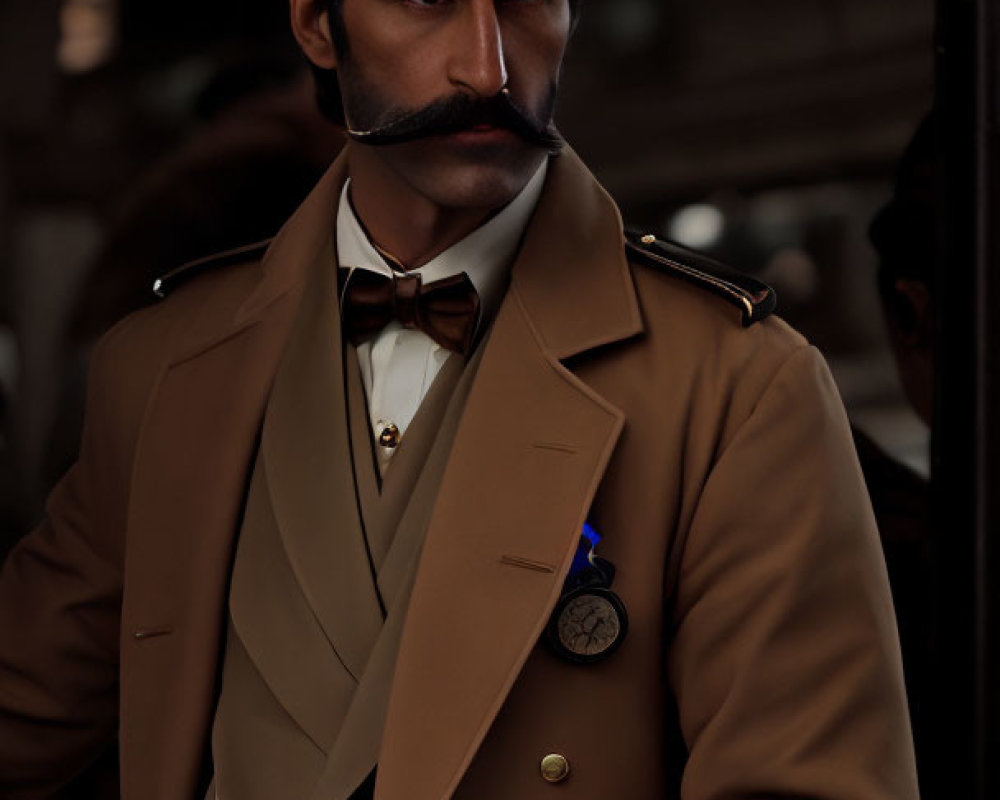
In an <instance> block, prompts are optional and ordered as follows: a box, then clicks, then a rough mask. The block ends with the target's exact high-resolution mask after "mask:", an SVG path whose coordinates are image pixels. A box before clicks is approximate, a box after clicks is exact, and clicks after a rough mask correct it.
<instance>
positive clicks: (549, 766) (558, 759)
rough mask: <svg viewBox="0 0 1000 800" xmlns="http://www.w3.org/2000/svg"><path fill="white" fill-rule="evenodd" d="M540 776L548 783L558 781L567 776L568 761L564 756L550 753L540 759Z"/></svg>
mask: <svg viewBox="0 0 1000 800" xmlns="http://www.w3.org/2000/svg"><path fill="white" fill-rule="evenodd" d="M542 777H543V778H545V780H547V781H548V782H549V783H560V782H562V781H564V780H566V778H568V777H569V761H567V760H566V756H561V755H559V754H558V753H551V754H550V755H547V756H545V758H543V759H542Z"/></svg>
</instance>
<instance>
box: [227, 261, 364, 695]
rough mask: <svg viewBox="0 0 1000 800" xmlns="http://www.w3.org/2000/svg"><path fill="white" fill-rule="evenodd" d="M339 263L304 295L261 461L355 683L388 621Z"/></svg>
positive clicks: (321, 617) (319, 273) (296, 561)
mask: <svg viewBox="0 0 1000 800" xmlns="http://www.w3.org/2000/svg"><path fill="white" fill-rule="evenodd" d="M335 264H336V260H335V257H334V254H333V250H332V247H331V248H330V249H329V250H328V251H327V252H326V254H325V255H324V257H323V258H322V259H320V261H319V262H318V264H317V266H318V269H316V270H315V271H314V274H313V275H312V276H311V280H310V285H309V286H308V287H307V289H306V292H305V297H304V300H303V308H302V311H301V313H300V315H299V319H298V320H297V322H296V326H295V328H294V329H293V331H292V335H291V338H290V340H289V343H288V347H287V349H286V351H285V355H284V358H283V360H282V363H281V367H280V368H279V370H278V375H277V377H276V379H275V385H274V390H273V391H272V394H271V399H270V402H269V404H268V410H267V416H266V418H265V421H264V430H263V435H262V439H261V462H262V464H263V467H264V472H265V474H266V483H267V487H268V490H269V498H270V503H271V507H272V509H273V512H274V519H275V521H276V523H277V527H278V531H279V534H280V537H281V541H282V543H283V544H284V548H285V551H286V553H287V556H288V562H289V564H290V565H291V569H292V572H293V573H294V575H295V578H296V579H297V581H298V584H299V587H300V590H301V592H302V595H303V596H304V597H305V600H306V602H307V603H308V604H309V607H310V608H311V609H312V611H313V613H314V614H315V615H316V619H317V620H318V622H319V625H320V626H321V628H322V630H323V632H324V633H325V635H326V639H327V640H328V642H329V645H330V646H332V647H333V649H334V651H335V652H336V654H337V656H338V658H339V660H340V661H341V662H342V663H343V665H344V667H345V668H346V669H347V671H348V672H349V673H350V675H351V676H353V677H354V679H355V680H357V679H359V678H360V677H361V675H362V673H363V672H364V668H365V664H366V662H367V661H368V656H369V654H370V653H371V649H372V646H373V645H374V644H375V639H376V637H377V636H378V633H379V630H381V628H382V614H381V611H380V607H379V602H378V598H377V596H376V593H375V588H374V584H373V581H372V575H371V568H370V566H369V561H368V554H367V552H366V549H365V541H364V537H363V534H362V530H361V522H360V518H359V516H358V513H357V500H356V497H355V494H354V475H353V470H352V466H351V452H350V444H349V440H348V435H347V425H346V423H347V404H346V400H345V395H344V371H343V366H342V356H341V353H342V350H341V339H340V320H339V315H338V313H337V308H336V297H337V295H336V288H335V266H334V265H335ZM246 621H247V623H248V624H252V623H251V620H250V619H247V620H246ZM237 627H238V628H240V625H239V620H237ZM241 633H242V629H241ZM251 655H253V653H251Z"/></svg>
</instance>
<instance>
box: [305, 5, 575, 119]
mask: <svg viewBox="0 0 1000 800" xmlns="http://www.w3.org/2000/svg"><path fill="white" fill-rule="evenodd" d="M581 2H582V0H569V10H570V14H571V15H572V20H573V21H572V23H571V27H570V30H573V29H574V28H575V27H576V23H577V20H578V19H579V15H580V3H581ZM326 12H327V17H328V19H329V21H330V38H331V39H332V40H333V46H334V47H335V48H336V50H337V55H338V57H339V58H345V57H346V56H347V55H348V53H349V52H350V43H349V42H348V40H347V30H346V28H345V27H344V0H326ZM309 69H310V70H311V72H312V75H313V81H314V82H315V84H316V105H317V106H319V110H320V112H321V113H322V114H323V116H324V117H326V118H327V119H328V120H330V121H331V122H335V123H336V124H338V125H343V124H344V123H345V120H344V106H343V99H342V98H341V96H340V84H339V83H338V82H337V71H336V70H334V69H323V68H322V67H317V66H316V65H315V64H313V63H312V62H311V61H310V62H309Z"/></svg>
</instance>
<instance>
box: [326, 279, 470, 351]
mask: <svg viewBox="0 0 1000 800" xmlns="http://www.w3.org/2000/svg"><path fill="white" fill-rule="evenodd" d="M345 273H347V274H345ZM341 275H342V277H343V278H344V280H346V286H344V289H343V291H342V293H341V300H340V313H341V318H342V320H343V324H344V333H345V334H346V335H347V337H348V338H349V339H350V340H351V342H352V343H353V344H355V345H359V344H361V343H362V342H364V341H367V340H368V339H370V338H371V337H372V336H374V335H375V334H376V333H378V332H379V331H380V330H382V328H384V327H385V326H386V325H388V324H389V323H390V322H392V321H393V320H396V321H398V322H400V323H401V324H402V325H403V326H405V327H407V328H416V329H417V330H421V331H423V332H424V333H426V334H427V335H428V336H430V337H431V339H433V340H434V341H435V342H437V343H438V344H439V345H441V346H442V347H445V348H447V349H448V350H452V351H454V352H456V353H461V354H463V355H464V354H466V353H468V352H469V347H470V345H471V344H472V335H473V333H474V331H475V327H476V319H477V317H478V315H479V295H478V294H477V293H476V289H475V287H474V286H473V285H472V281H471V280H469V276H468V275H466V274H465V273H464V272H463V273H461V274H460V275H452V276H451V277H449V278H443V279H442V280H439V281H433V282H432V283H428V284H427V285H426V286H425V285H424V284H423V280H422V278H421V276H420V275H400V274H397V273H393V276H392V277H391V278H390V277H389V276H388V275H383V274H381V273H378V272H373V271H371V270H368V269H353V270H350V271H348V270H346V269H343V270H341Z"/></svg>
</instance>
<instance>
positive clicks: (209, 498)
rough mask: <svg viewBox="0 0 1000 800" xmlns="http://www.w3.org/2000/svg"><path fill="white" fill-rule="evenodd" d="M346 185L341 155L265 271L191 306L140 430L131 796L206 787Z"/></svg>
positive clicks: (127, 615)
mask: <svg viewBox="0 0 1000 800" xmlns="http://www.w3.org/2000/svg"><path fill="white" fill-rule="evenodd" d="M343 180H344V163H343V161H342V160H341V161H340V162H338V163H337V164H335V165H334V166H333V167H332V168H331V169H330V171H329V172H328V173H327V175H326V176H325V177H324V178H323V180H322V181H321V182H320V184H319V185H318V186H317V188H316V189H315V190H314V192H313V193H312V194H311V195H310V197H309V198H308V199H307V200H306V201H305V203H304V204H303V205H302V207H301V208H300V209H299V211H298V212H297V213H296V214H295V216H294V217H292V219H291V220H289V222H288V224H287V225H286V226H285V227H284V228H283V229H282V232H281V233H280V234H279V236H278V237H277V239H276V240H275V241H274V243H273V244H272V245H271V247H270V249H269V250H268V253H267V255H266V256H265V258H264V261H263V262H262V264H261V265H260V266H258V267H248V268H246V269H247V270H248V271H247V272H246V273H242V272H241V273H240V274H239V275H236V276H233V277H232V278H231V279H227V280H232V281H235V282H236V283H235V285H236V286H237V287H240V288H238V290H233V291H229V290H227V291H226V293H225V294H223V293H221V292H220V293H218V294H217V295H216V296H214V297H212V298H209V301H208V302H205V303H203V304H202V305H201V306H200V307H194V306H192V307H191V311H190V313H188V314H187V316H185V317H184V318H183V319H182V320H181V323H180V324H178V325H176V326H175V327H174V329H173V330H172V331H171V334H170V340H169V341H168V342H167V343H166V344H165V347H166V349H167V352H168V353H169V354H170V355H169V356H168V357H167V359H166V360H165V362H164V366H163V367H162V369H161V371H160V374H159V378H158V380H157V384H156V387H155V389H154V391H153V393H152V394H151V396H150V399H149V401H148V405H147V408H146V413H145V417H144V422H143V426H142V429H141V430H140V433H139V439H138V444H137V447H136V455H135V462H134V465H133V474H132V481H131V490H130V504H129V516H128V523H127V525H128V530H127V540H128V548H127V552H126V560H125V585H124V596H123V604H122V608H123V612H122V643H121V644H122V649H121V664H122V667H121V720H122V721H121V730H120V744H121V753H122V791H123V797H125V798H129V799H130V800H131V798H142V799H143V800H150V799H152V800H160V799H161V798H162V800H173V798H177V797H190V796H193V794H194V792H195V791H196V787H197V785H198V781H199V776H200V770H201V768H202V765H203V759H204V756H205V752H206V748H207V745H208V734H209V728H210V725H211V719H212V713H213V710H214V704H215V692H216V680H217V675H218V665H219V657H220V654H221V643H222V641H223V629H222V623H223V619H224V608H225V601H226V595H227V589H228V585H229V573H230V568H231V563H232V554H233V544H234V541H235V537H236V532H237V530H238V527H239V523H240V516H241V514H242V511H243V503H244V498H245V494H246V489H247V480H248V477H249V471H250V467H251V463H252V460H253V455H254V451H255V448H256V443H257V441H258V438H259V433H260V428H261V421H262V418H263V414H264V409H265V407H266V405H267V399H268V394H269V392H270V389H271V384H272V381H273V378H274V374H275V371H276V369H277V365H278V363H279V360H280V358H281V354H282V352H283V349H284V346H285V342H286V340H287V338H288V335H289V331H290V330H291V327H292V324H293V321H294V319H295V317H296V313H297V311H298V307H299V301H300V298H301V295H302V289H303V286H304V276H305V274H306V272H307V270H308V266H309V265H310V264H312V263H313V262H314V260H315V259H316V258H318V257H320V256H321V254H322V252H323V249H324V247H327V246H328V244H329V241H330V237H331V236H332V233H331V231H332V219H333V214H334V213H335V202H336V198H337V193H338V191H339V188H340V186H341V185H342V183H343ZM240 269H243V268H240ZM244 275H245V276H246V277H242V276H244ZM240 280H245V286H243V285H241V284H240V283H239V281H240ZM232 285H234V284H229V283H227V284H225V286H228V287H231V286H232ZM182 291H183V290H182ZM177 300H178V302H180V300H181V299H180V298H178V299H177ZM166 302H168V303H170V302H172V301H171V300H167V301H166Z"/></svg>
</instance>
